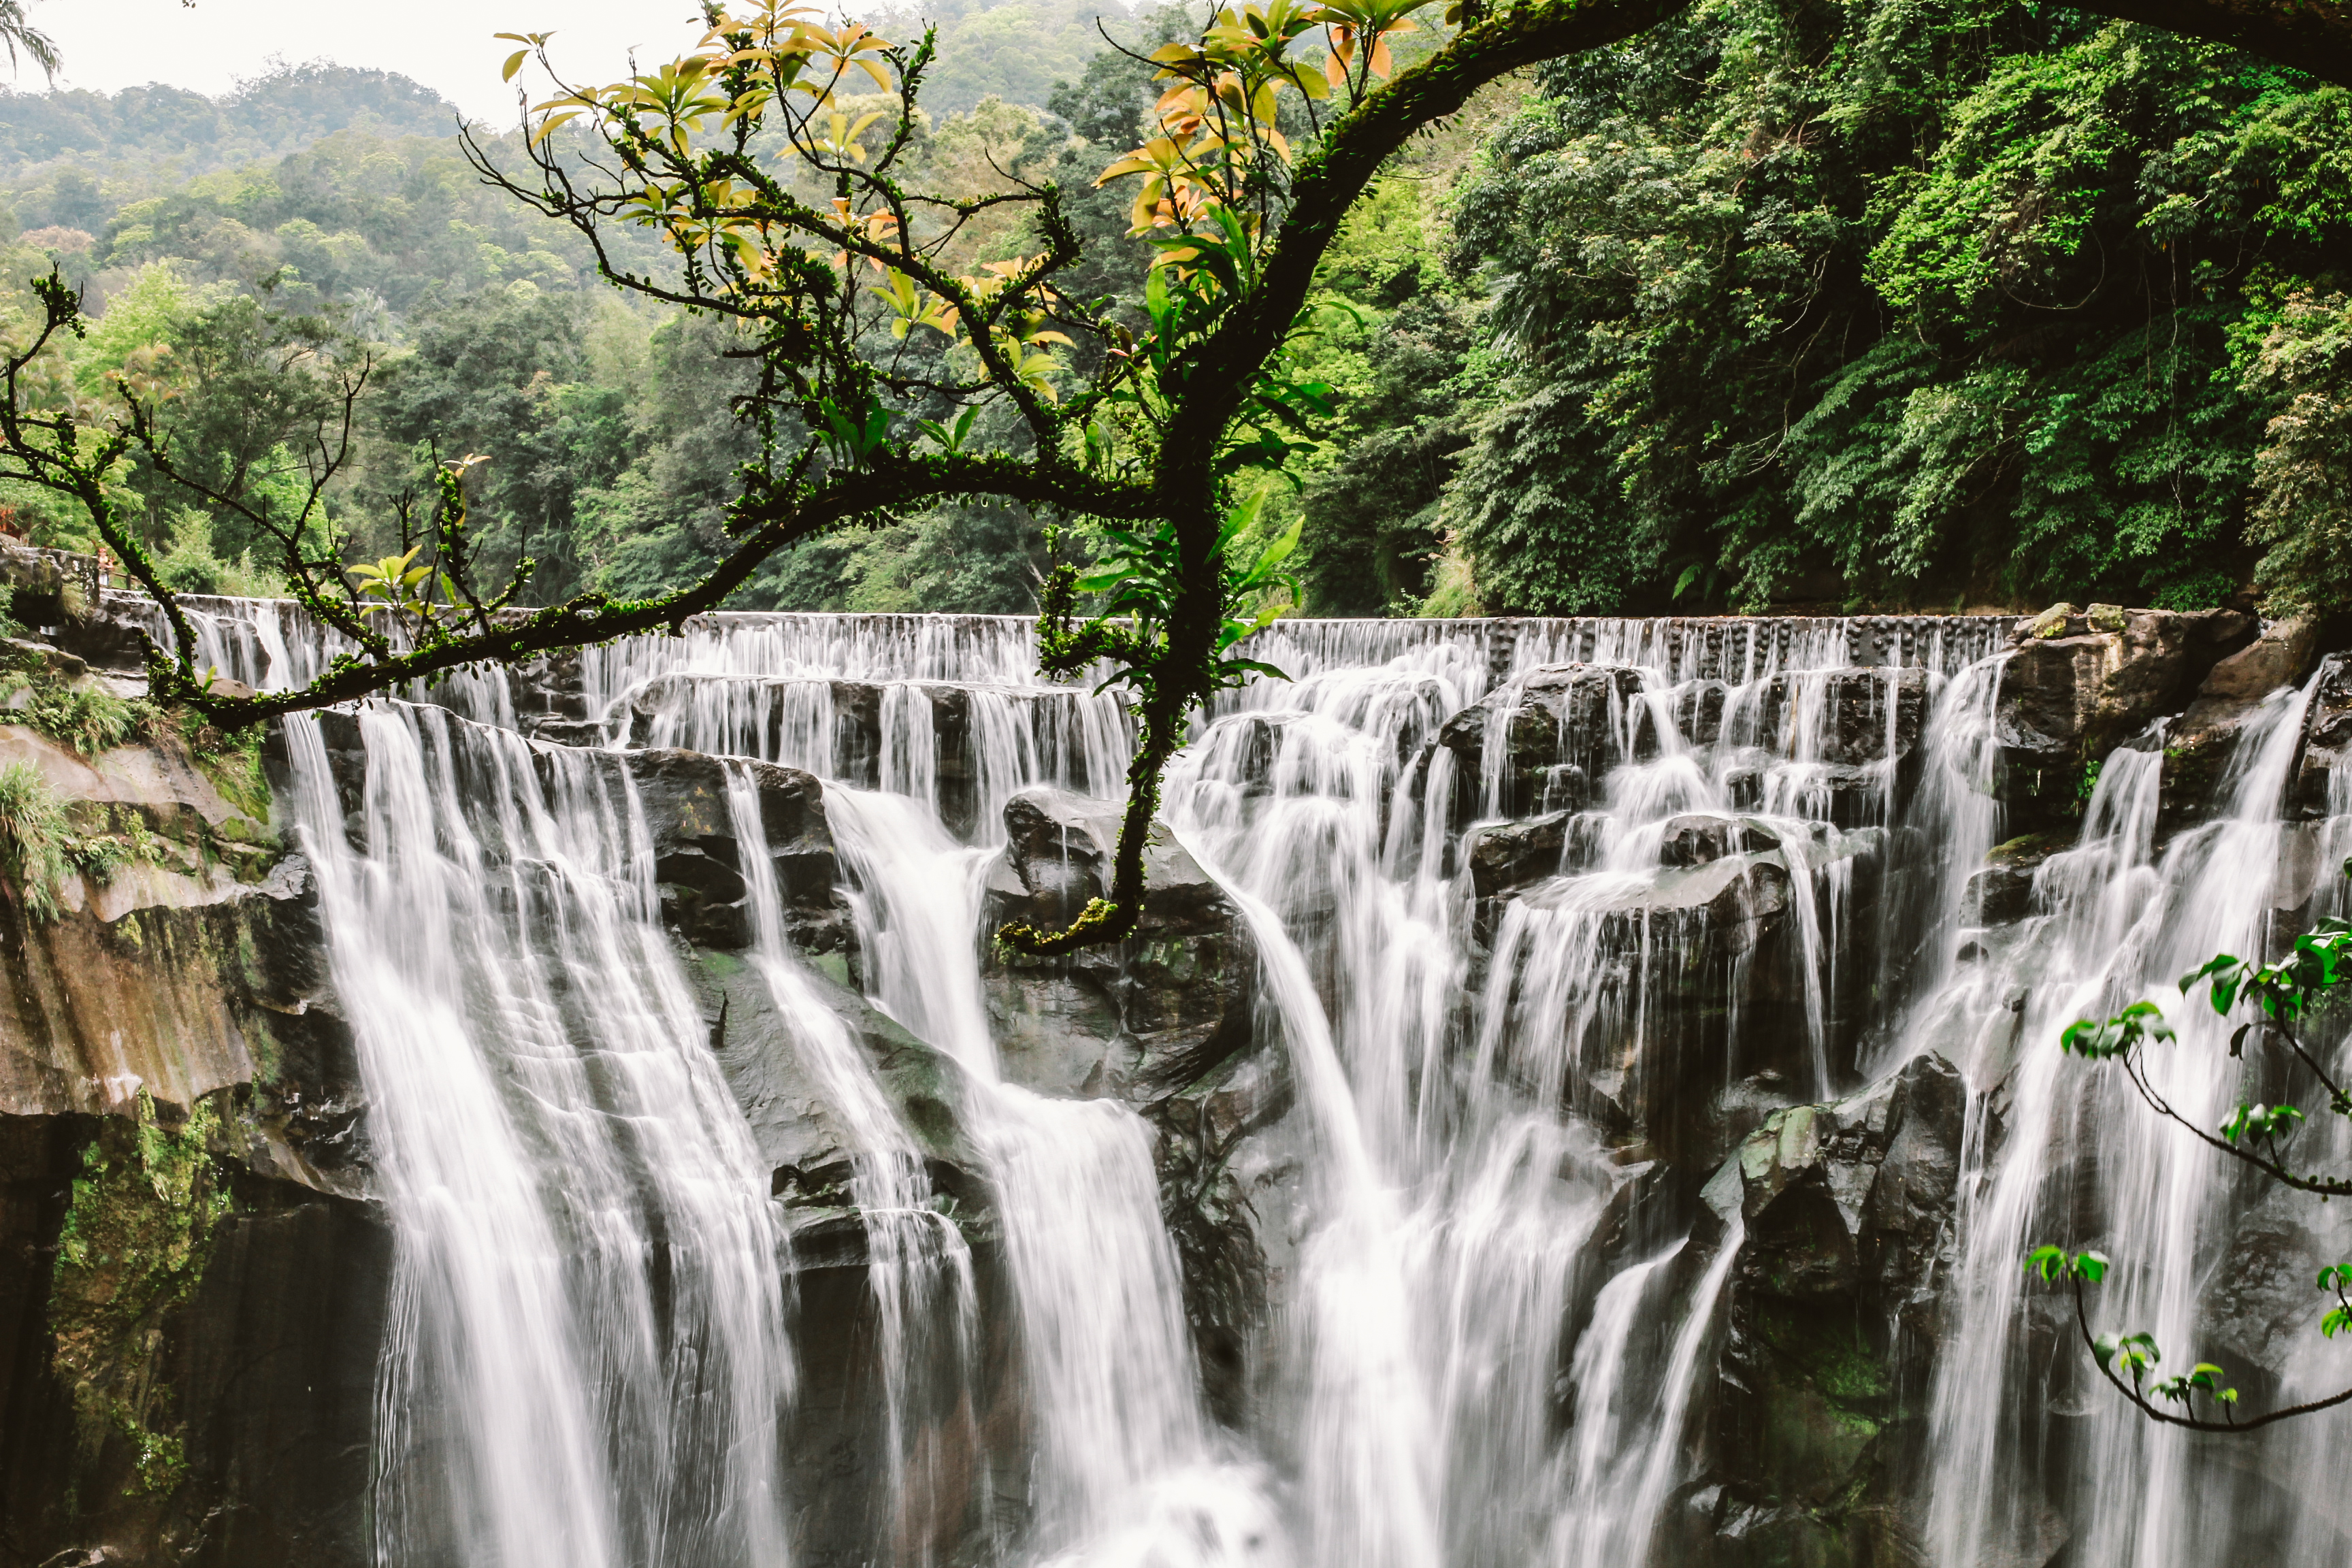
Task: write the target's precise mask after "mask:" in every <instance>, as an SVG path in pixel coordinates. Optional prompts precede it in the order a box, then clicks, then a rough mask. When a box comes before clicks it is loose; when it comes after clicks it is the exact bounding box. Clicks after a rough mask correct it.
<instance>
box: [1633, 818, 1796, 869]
mask: <svg viewBox="0 0 2352 1568" xmlns="http://www.w3.org/2000/svg"><path fill="white" fill-rule="evenodd" d="M1779 847H1780V836H1779V835H1777V834H1775V833H1774V832H1773V831H1772V830H1771V829H1770V828H1769V827H1767V826H1764V825H1763V824H1761V823H1759V822H1748V821H1745V820H1743V819H1741V818H1739V817H1736V816H1701V815H1691V816H1677V817H1674V818H1672V819H1670V820H1669V821H1668V822H1667V823H1666V824H1665V826H1664V830H1663V833H1662V835H1661V837H1660V839H1659V843H1658V864H1660V865H1662V866H1705V865H1706V864H1708V863H1709V862H1711V861H1716V860H1720V859H1722V858H1724V857H1725V856H1727V855H1744V854H1748V853H1752V852H1756V851H1760V850H1765V849H1778V848H1779Z"/></svg>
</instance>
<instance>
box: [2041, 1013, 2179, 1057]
mask: <svg viewBox="0 0 2352 1568" xmlns="http://www.w3.org/2000/svg"><path fill="white" fill-rule="evenodd" d="M2172 1037H2173V1034H2172V1026H2171V1025H2169V1024H2168V1023H2166V1022H2165V1021H2164V1010H2163V1009H2162V1008H2160V1007H2158V1005H2156V1004H2155V1003H2153V1002H2135V1003H2133V1004H2132V1005H2130V1006H2128V1007H2126V1008H2125V1009H2124V1010H2123V1011H2122V1012H2120V1013H2117V1014H2116V1016H2114V1017H2112V1018H2099V1019H2091V1018H2080V1019H2077V1020H2075V1021H2074V1023H2072V1024H2069V1025H2067V1026H2066V1031H2065V1033H2064V1034H2063V1035H2061V1036H2059V1037H2058V1048H2059V1049H2061V1050H2063V1051H2072V1052H2073V1053H2074V1055H2076V1056H2079V1057H2083V1058H2087V1059H2089V1060H2091V1061H2105V1059H2107V1058H2110V1057H2119V1056H2122V1055H2123V1054H2124V1053H2125V1052H2126V1051H2132V1050H2137V1048H2138V1047H2140V1046H2141V1045H2142V1044H2143V1043H2145V1042H2147V1041H2149V1040H2169V1039H2171V1038H2172Z"/></svg>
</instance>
